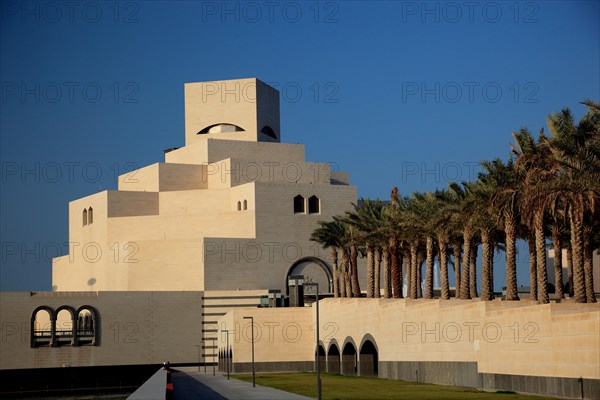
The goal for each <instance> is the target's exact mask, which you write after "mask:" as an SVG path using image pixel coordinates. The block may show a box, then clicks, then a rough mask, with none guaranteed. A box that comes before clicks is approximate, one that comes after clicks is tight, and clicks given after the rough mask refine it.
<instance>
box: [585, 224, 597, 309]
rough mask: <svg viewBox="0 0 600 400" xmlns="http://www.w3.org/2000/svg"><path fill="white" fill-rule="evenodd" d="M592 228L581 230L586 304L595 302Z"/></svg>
mask: <svg viewBox="0 0 600 400" xmlns="http://www.w3.org/2000/svg"><path fill="white" fill-rule="evenodd" d="M592 240H593V238H592V227H591V226H588V225H586V226H585V227H584V228H583V271H584V275H585V297H586V298H587V302H588V303H595V302H596V295H595V294H594V269H593V268H594V265H593V263H594V248H593V243H592Z"/></svg>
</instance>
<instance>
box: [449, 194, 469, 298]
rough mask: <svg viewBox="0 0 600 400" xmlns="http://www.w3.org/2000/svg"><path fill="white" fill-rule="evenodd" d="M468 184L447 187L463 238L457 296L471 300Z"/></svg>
mask: <svg viewBox="0 0 600 400" xmlns="http://www.w3.org/2000/svg"><path fill="white" fill-rule="evenodd" d="M470 186H471V185H470V184H468V183H466V182H465V183H463V185H462V186H460V185H459V184H457V183H455V182H452V183H450V185H449V189H450V191H451V192H452V193H453V195H454V197H455V199H456V207H457V208H456V215H457V217H458V218H459V219H460V220H461V221H462V237H463V259H462V266H461V275H460V290H459V295H458V296H457V297H458V298H460V299H465V300H467V299H470V298H471V290H470V289H471V288H470V285H469V278H470V275H469V265H470V264H469V263H470V258H471V257H470V256H471V245H472V241H473V236H474V235H475V228H474V227H473V221H472V217H473V213H474V207H473V196H472V195H471V192H470Z"/></svg>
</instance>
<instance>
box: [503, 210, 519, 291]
mask: <svg viewBox="0 0 600 400" xmlns="http://www.w3.org/2000/svg"><path fill="white" fill-rule="evenodd" d="M504 233H505V234H506V300H509V301H513V300H519V293H518V290H517V247H516V243H517V224H516V222H515V219H514V217H513V215H512V214H510V213H507V214H506V215H505V218H504Z"/></svg>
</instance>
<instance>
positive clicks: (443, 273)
mask: <svg viewBox="0 0 600 400" xmlns="http://www.w3.org/2000/svg"><path fill="white" fill-rule="evenodd" d="M438 248H439V249H438V257H439V259H440V285H441V297H442V300H448V299H449V298H450V287H449V286H448V241H447V240H445V239H444V238H438Z"/></svg>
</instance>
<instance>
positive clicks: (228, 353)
mask: <svg viewBox="0 0 600 400" xmlns="http://www.w3.org/2000/svg"><path fill="white" fill-rule="evenodd" d="M223 332H225V333H226V334H227V349H226V350H225V351H226V352H227V356H226V357H225V359H226V360H227V380H229V355H230V354H231V353H230V352H229V331H228V330H227V329H223Z"/></svg>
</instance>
